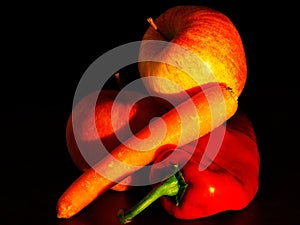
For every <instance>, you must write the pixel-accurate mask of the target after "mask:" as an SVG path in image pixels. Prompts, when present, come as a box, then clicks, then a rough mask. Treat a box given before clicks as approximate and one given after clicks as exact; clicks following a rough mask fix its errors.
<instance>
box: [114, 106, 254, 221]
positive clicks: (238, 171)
mask: <svg viewBox="0 0 300 225" xmlns="http://www.w3.org/2000/svg"><path fill="white" fill-rule="evenodd" d="M221 129H226V131H225V136H224V140H223V142H222V145H221V148H220V151H219V152H218V155H217V156H216V158H215V159H214V160H213V162H212V163H211V164H210V165H209V166H208V168H207V169H206V170H204V171H200V170H199V165H200V160H201V159H202V157H207V159H208V160H212V159H210V156H209V155H204V151H205V148H206V146H207V144H208V141H209V136H210V135H211V134H212V133H214V132H219V131H220V130H221ZM194 145H196V146H197V147H196V150H195V151H194V152H193V147H194ZM171 154H172V155H171ZM186 159H189V161H188V162H187V163H186V164H183V166H182V165H181V164H182V162H185V160H186ZM161 161H163V163H162V164H159V163H158V162H161ZM259 164H260V157H259V152H258V146H257V143H256V136H255V132H254V129H253V127H252V124H251V122H250V120H249V119H248V118H247V116H246V115H245V114H244V113H243V112H241V111H238V112H237V113H236V114H235V115H234V116H233V117H232V118H230V119H229V120H228V122H227V124H223V125H221V126H220V127H218V128H216V129H215V130H214V131H212V132H211V133H210V134H207V135H205V136H203V137H201V138H199V139H198V140H195V141H193V142H192V143H189V144H187V145H185V146H182V147H180V148H178V149H172V148H166V149H165V150H164V151H161V152H160V154H159V155H158V156H157V157H156V159H155V162H154V164H153V166H152V167H151V171H150V177H149V179H151V180H152V181H156V180H164V181H163V182H161V183H159V184H157V185H154V188H153V190H152V191H151V192H150V193H149V194H148V195H147V196H146V197H145V198H144V199H142V200H141V201H140V202H139V203H138V204H137V205H136V206H135V207H133V208H132V209H131V210H128V211H126V210H125V211H124V210H120V212H119V214H118V218H119V221H120V222H121V223H124V224H125V223H129V222H130V221H131V220H132V219H133V218H134V217H135V216H136V215H137V214H139V213H141V212H142V211H143V210H144V209H145V208H146V207H147V206H148V205H150V204H151V203H152V202H153V201H155V200H156V199H158V198H160V200H161V204H162V207H163V208H164V209H165V210H166V211H167V212H168V213H169V214H171V215H172V216H174V217H176V218H179V219H195V218H203V217H207V216H211V215H214V214H217V213H219V212H223V211H227V210H240V209H243V208H245V207H246V206H247V205H248V204H249V203H250V202H251V201H252V200H253V198H254V197H255V195H256V193H257V190H258V181H259ZM179 167H182V169H180V170H178V168H179Z"/></svg>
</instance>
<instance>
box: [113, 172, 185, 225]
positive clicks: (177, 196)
mask: <svg viewBox="0 0 300 225" xmlns="http://www.w3.org/2000/svg"><path fill="white" fill-rule="evenodd" d="M186 187H187V184H186V183H185V181H184V179H183V177H182V174H181V173H180V171H179V172H177V173H176V174H174V175H172V176H171V177H169V178H168V179H167V180H165V181H164V182H162V183H161V184H160V185H158V186H156V187H155V188H154V189H152V190H151V191H150V192H149V193H148V194H147V195H146V196H145V197H144V198H143V199H142V200H141V201H140V202H138V203H137V204H136V205H135V206H134V207H133V208H131V209H130V210H128V211H125V210H124V209H120V210H119V212H118V214H117V218H118V219H119V221H120V222H121V223H122V224H126V223H129V222H131V220H132V219H133V218H134V217H135V216H136V215H138V214H139V213H141V212H142V211H143V210H144V209H146V208H147V207H148V206H149V205H151V204H152V203H153V202H154V201H156V200H157V199H158V198H160V197H162V196H171V197H173V198H174V200H175V203H176V205H179V203H180V200H181V198H182V196H183V194H184V192H185V189H186Z"/></svg>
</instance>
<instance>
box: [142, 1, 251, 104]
mask: <svg viewBox="0 0 300 225" xmlns="http://www.w3.org/2000/svg"><path fill="white" fill-rule="evenodd" d="M150 19H151V18H150ZM149 21H150V23H151V24H152V26H150V27H149V28H148V29H147V30H146V32H145V34H144V36H143V40H144V43H143V42H142V44H141V48H140V59H143V58H147V57H148V58H149V57H150V58H155V57H157V59H159V60H161V62H158V61H155V60H152V61H151V60H150V61H141V62H139V63H138V68H139V72H140V76H141V77H150V76H155V77H162V78H166V80H167V81H169V80H170V81H172V82H174V83H175V84H176V85H178V86H179V88H178V87H177V86H176V85H173V83H170V82H167V81H166V82H163V81H162V80H161V79H151V80H149V79H147V80H145V85H146V87H147V89H148V90H149V91H150V92H151V93H155V94H159V95H160V96H170V95H173V96H174V97H176V99H177V101H178V102H180V101H182V100H183V99H184V98H185V97H184V96H183V95H182V93H183V91H187V92H188V93H189V94H192V95H193V94H194V93H195V92H198V91H199V90H200V87H201V88H202V89H203V88H205V86H210V84H212V83H220V84H222V85H225V86H227V87H228V88H230V89H231V90H232V92H233V93H234V95H235V96H236V98H238V97H239V96H240V94H241V92H242V90H243V88H244V85H245V82H246V77H247V65H246V57H245V52H244V47H243V43H242V40H241V37H240V35H239V32H238V30H237V28H236V27H235V25H234V24H233V22H232V21H231V20H230V19H229V18H228V17H227V16H226V15H224V14H223V13H222V12H219V11H217V10H214V9H211V8H207V7H203V6H198V5H197V6H194V5H180V6H175V7H172V8H169V9H168V10H166V11H165V12H163V13H162V14H161V15H159V16H158V17H157V18H156V19H155V20H154V21H153V22H151V20H149ZM146 40H157V41H167V42H166V43H162V44H157V45H156V44H155V43H149V41H148V42H147V41H146ZM195 56H196V57H195ZM166 62H167V63H166ZM168 63H171V64H173V65H170V64H168Z"/></svg>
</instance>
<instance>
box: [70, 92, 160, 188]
mask: <svg viewBox="0 0 300 225" xmlns="http://www.w3.org/2000/svg"><path fill="white" fill-rule="evenodd" d="M118 93H119V92H118V91H114V90H102V91H101V92H100V93H99V92H94V93H91V94H89V95H88V96H86V97H84V98H83V99H81V100H80V101H79V102H78V103H77V104H76V105H75V107H74V108H73V112H72V113H71V114H70V116H69V119H68V121H67V127H66V143H67V147H68V151H69V154H70V156H71V158H72V160H73V162H74V163H75V165H76V166H77V168H79V170H80V171H85V170H87V169H89V168H90V167H91V166H93V165H94V164H95V163H97V162H98V161H99V160H101V159H102V157H104V155H105V152H106V151H108V152H110V151H112V150H113V149H115V148H116V147H117V146H118V145H119V144H120V143H121V141H120V140H119V138H118V137H120V138H121V139H122V140H126V139H127V138H129V137H130V136H131V135H132V134H135V133H136V132H137V131H139V130H141V129H142V128H143V127H145V126H146V125H147V124H148V123H149V121H150V120H151V119H153V118H154V117H158V116H161V115H162V114H164V113H165V110H166V109H165V108H164V107H162V106H161V105H160V104H158V103H157V101H156V100H155V97H150V96H148V97H145V96H143V95H142V94H140V93H137V92H134V91H122V93H121V95H120V96H119V97H118V98H117V100H116V96H117V95H118ZM98 94H99V96H98V98H97V102H96V108H95V109H93V105H91V104H92V101H91V100H90V99H92V98H95V95H98ZM136 96H139V97H140V98H142V99H141V100H139V101H137V102H136V103H134V102H132V101H133V99H136ZM143 97H144V98H143ZM133 103H134V105H133V106H132V104H133ZM113 105H114V106H113ZM112 109H114V111H113V112H112ZM93 112H95V114H93ZM126 113H128V115H129V118H128V117H127V116H126ZM112 118H113V119H114V120H115V121H114V124H115V125H116V126H115V127H113V123H112ZM75 123H76V126H73V124H75ZM128 124H129V127H130V128H131V132H132V133H131V132H128V130H127V129H125V127H126V125H128ZM95 126H96V130H95ZM74 127H76V129H77V130H76V132H74V129H73V128H74ZM74 134H76V138H75V135H74ZM99 139H101V141H102V143H103V145H104V147H105V148H106V151H105V150H103V149H102V150H100V151H99ZM78 146H80V149H79V147H78ZM82 153H84V155H85V156H88V158H89V163H87V162H86V160H85V158H84V157H83V155H82ZM90 159H92V160H93V162H92V164H93V165H90V163H91V162H90ZM130 179H131V178H130V177H129V178H127V183H130ZM124 182H125V181H124ZM113 189H115V190H125V189H127V185H121V184H120V185H116V186H115V187H114V188H113Z"/></svg>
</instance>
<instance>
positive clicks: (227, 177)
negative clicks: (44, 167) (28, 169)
mask: <svg viewBox="0 0 300 225" xmlns="http://www.w3.org/2000/svg"><path fill="white" fill-rule="evenodd" d="M148 21H150V22H151V26H150V27H149V29H148V30H147V31H146V33H145V36H144V37H143V39H144V40H168V41H169V42H164V44H165V45H167V43H176V45H171V44H170V45H168V47H166V48H163V49H162V48H152V47H153V45H147V44H149V42H147V41H146V42H144V44H142V45H141V55H140V57H141V58H143V57H144V56H145V55H146V56H147V55H148V54H150V55H151V54H157V55H159V56H161V58H164V59H165V58H175V63H174V64H175V65H178V68H175V67H176V66H175V67H174V66H171V65H168V63H161V62H160V63H157V62H152V61H151V60H150V61H146V62H139V72H140V73H141V77H153V76H154V77H155V76H161V77H165V78H167V80H172V81H174V82H175V83H176V85H178V86H180V87H181V88H180V89H179V90H180V91H179V90H178V89H177V88H174V87H175V86H176V85H175V86H174V85H170V82H161V81H162V79H145V81H146V82H145V87H146V88H147V90H149V92H150V93H153V92H161V93H162V94H163V95H165V96H168V97H170V96H171V97H173V99H175V100H176V102H177V103H178V104H176V105H175V106H174V107H171V108H170V105H161V104H164V102H156V101H155V102H151V101H152V100H153V99H149V101H145V102H144V103H141V104H137V107H139V106H140V107H143V109H142V111H140V112H139V113H138V115H140V116H141V115H143V114H145V115H144V116H141V117H142V121H141V124H139V126H138V125H136V127H135V129H134V132H133V135H132V136H129V137H126V140H125V141H119V140H118V139H117V138H116V135H115V134H116V133H118V132H119V130H118V129H119V128H120V130H122V126H121V125H120V124H119V125H120V126H119V128H118V129H117V130H115V132H116V133H115V134H114V133H113V132H114V129H112V128H111V121H110V120H112V119H113V118H114V119H116V117H117V119H116V120H117V121H119V122H120V123H122V124H125V123H126V121H124V118H122V111H119V112H117V113H116V112H114V111H111V108H112V107H111V106H112V102H114V98H115V96H116V95H117V93H111V92H109V91H108V92H106V91H102V92H101V93H109V94H108V95H111V96H113V97H111V96H110V97H108V96H106V97H107V98H106V100H105V104H104V103H103V104H99V105H96V110H95V115H93V114H88V113H86V111H88V110H89V106H87V105H84V104H83V105H81V106H80V107H77V109H78V108H79V110H81V112H82V114H81V116H82V118H83V120H82V121H84V122H83V125H82V126H81V127H80V126H79V127H80V129H82V133H81V134H82V136H81V137H82V139H81V140H80V141H83V140H84V141H86V140H88V141H90V140H92V139H93V140H94V139H97V137H98V138H99V139H101V140H102V141H103V140H105V145H106V146H110V147H109V148H108V152H109V154H105V155H104V156H101V158H97V162H96V163H95V164H93V165H91V166H89V165H87V163H86V162H84V159H83V158H80V156H79V157H78V154H79V153H80V151H79V146H77V145H76V141H77V140H75V136H74V134H73V130H74V122H75V121H76V120H74V118H73V117H72V116H70V117H69V120H68V126H67V143H68V148H69V152H70V154H71V157H72V159H73V160H74V162H75V164H76V165H77V166H78V167H79V168H80V169H81V170H82V174H81V175H80V176H79V177H78V178H77V179H76V180H75V181H74V182H73V183H72V184H71V185H70V186H69V187H68V188H67V189H66V190H65V191H64V193H63V194H62V195H61V196H60V198H59V199H58V202H57V208H56V209H57V217H58V218H65V219H66V218H70V217H72V216H74V215H76V214H77V213H79V212H80V211H81V210H82V209H84V208H85V207H86V206H87V205H89V204H90V203H91V202H92V201H94V200H95V199H96V198H97V197H99V196H100V195H102V194H104V193H105V192H106V191H107V190H109V189H113V190H117V191H126V190H127V189H129V188H131V187H132V186H131V184H130V178H132V177H134V175H135V174H137V173H138V172H139V171H141V170H143V168H145V167H146V166H151V170H150V174H149V182H150V183H151V184H154V183H155V184H156V185H153V190H152V191H151V192H150V193H149V195H147V196H146V197H145V199H143V200H141V202H139V203H138V204H137V205H136V206H135V207H133V208H132V209H130V210H129V211H126V210H124V209H122V210H120V212H119V213H118V215H117V217H118V218H119V221H120V222H121V223H128V222H130V221H131V220H132V219H133V218H134V217H135V216H136V215H137V214H139V213H140V212H142V211H143V210H144V209H145V208H146V207H147V206H148V205H149V204H151V203H152V202H153V201H155V200H156V199H160V200H161V204H162V207H163V208H164V209H165V210H166V211H167V212H168V213H169V214H171V215H173V216H174V217H176V218H178V219H196V218H202V217H207V216H211V215H214V214H216V213H219V212H222V211H226V210H240V209H243V208H245V207H246V206H247V205H248V204H249V203H250V202H251V201H252V200H253V198H254V196H255V194H256V192H257V190H258V176H259V163H260V159H259V153H258V148H257V144H256V136H255V132H254V130H253V127H252V124H251V122H250V120H249V119H248V118H247V116H246V115H245V114H243V113H242V112H240V111H239V110H238V97H239V96H240V94H241V92H242V90H243V87H244V84H245V80H246V71H247V68H246V62H245V54H244V49H243V46H242V42H241V39H240V37H239V34H238V32H237V30H236V29H235V27H234V25H233V24H232V23H231V21H230V20H229V19H228V18H227V17H226V16H225V15H223V14H222V13H220V12H218V11H215V10H213V9H209V8H207V7H202V6H177V7H174V8H171V9H169V10H167V11H166V12H164V13H163V14H162V15H161V16H159V17H158V18H157V19H156V20H155V21H153V20H152V19H151V20H150V19H149V20H148ZM155 22H156V23H157V24H158V26H157V24H155ZM177 26H178V29H177ZM151 43H153V42H150V44H151ZM160 43H161V42H160ZM178 45H179V46H180V45H182V46H184V47H185V48H186V49H188V51H187V52H189V53H190V52H193V54H196V56H197V57H196V58H195V57H194V55H193V54H192V55H193V57H190V56H191V55H190V54H182V53H183V51H182V49H181V48H177V47H175V46H178ZM156 47H157V46H156ZM160 47H161V46H160ZM158 50H159V51H158ZM195 59H196V62H195V61H193V60H195ZM172 60H174V59H172ZM176 60H177V61H176ZM197 60H198V61H197ZM167 61H168V60H167ZM172 62H174V61H172ZM199 65H200V67H201V68H200V67H199ZM180 68H181V69H182V68H185V69H186V68H187V69H188V70H189V72H191V74H192V78H191V77H189V76H188V75H189V74H188V73H185V71H184V72H182V71H181V70H180ZM165 80H166V79H165ZM165 80H164V81H165ZM176 87H177V86H176ZM183 93H185V94H183ZM126 94H128V95H131V94H133V93H126ZM186 96H188V99H187V98H186ZM104 99H105V97H104ZM107 99H109V100H107ZM123 99H124V98H123ZM118 104H119V108H120V109H123V110H124V109H126V110H127V108H128V107H127V105H126V101H125V102H121V103H118ZM145 106H149V107H150V109H147V107H145ZM103 107H107V108H105V109H104V108H103ZM126 107H127V108H126ZM144 107H145V108H144ZM77 109H76V108H75V109H74V111H76V110H77ZM126 110H125V111H126ZM136 110H137V112H138V111H139V109H138V108H137V109H136ZM92 112H94V111H93V110H92ZM98 112H102V115H98ZM103 112H104V114H103ZM120 112H121V113H120ZM99 114H101V113H99ZM72 115H73V114H72ZM87 115H89V116H87ZM130 115H132V118H133V121H138V120H137V119H136V118H134V113H133V114H130ZM94 116H95V118H94ZM151 116H158V117H159V118H156V119H155V120H151ZM86 118H87V119H86ZM72 119H73V120H72ZM75 119H76V118H75ZM93 123H95V124H96V130H92V131H91V130H90V129H89V128H90V127H91V126H90V124H93ZM128 123H129V122H128ZM133 126H134V123H133ZM77 128H78V127H77ZM75 130H76V129H75ZM221 131H224V133H223V135H222V137H219V138H224V139H223V141H222V143H221V145H220V146H215V149H214V150H213V151H207V150H206V148H207V146H208V142H210V141H211V137H212V136H213V134H215V133H218V132H221ZM120 132H122V131H120ZM105 135H107V136H109V137H108V138H107V137H106V136H105ZM110 138H111V139H110ZM110 140H111V141H113V143H111V141H110ZM213 141H214V140H213ZM218 141H220V140H216V142H218ZM88 144H90V143H88ZM74 149H75V150H74ZM74 152H75V153H74ZM73 153H74V154H73ZM213 153H217V154H213ZM205 162H206V164H205V165H204V164H203V163H205ZM200 167H201V168H204V169H200ZM144 178H145V177H144ZM146 179H148V177H147V178H146ZM122 181H126V182H125V183H126V184H125V185H121V184H120V183H121V182H122ZM167 196H168V197H167Z"/></svg>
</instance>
